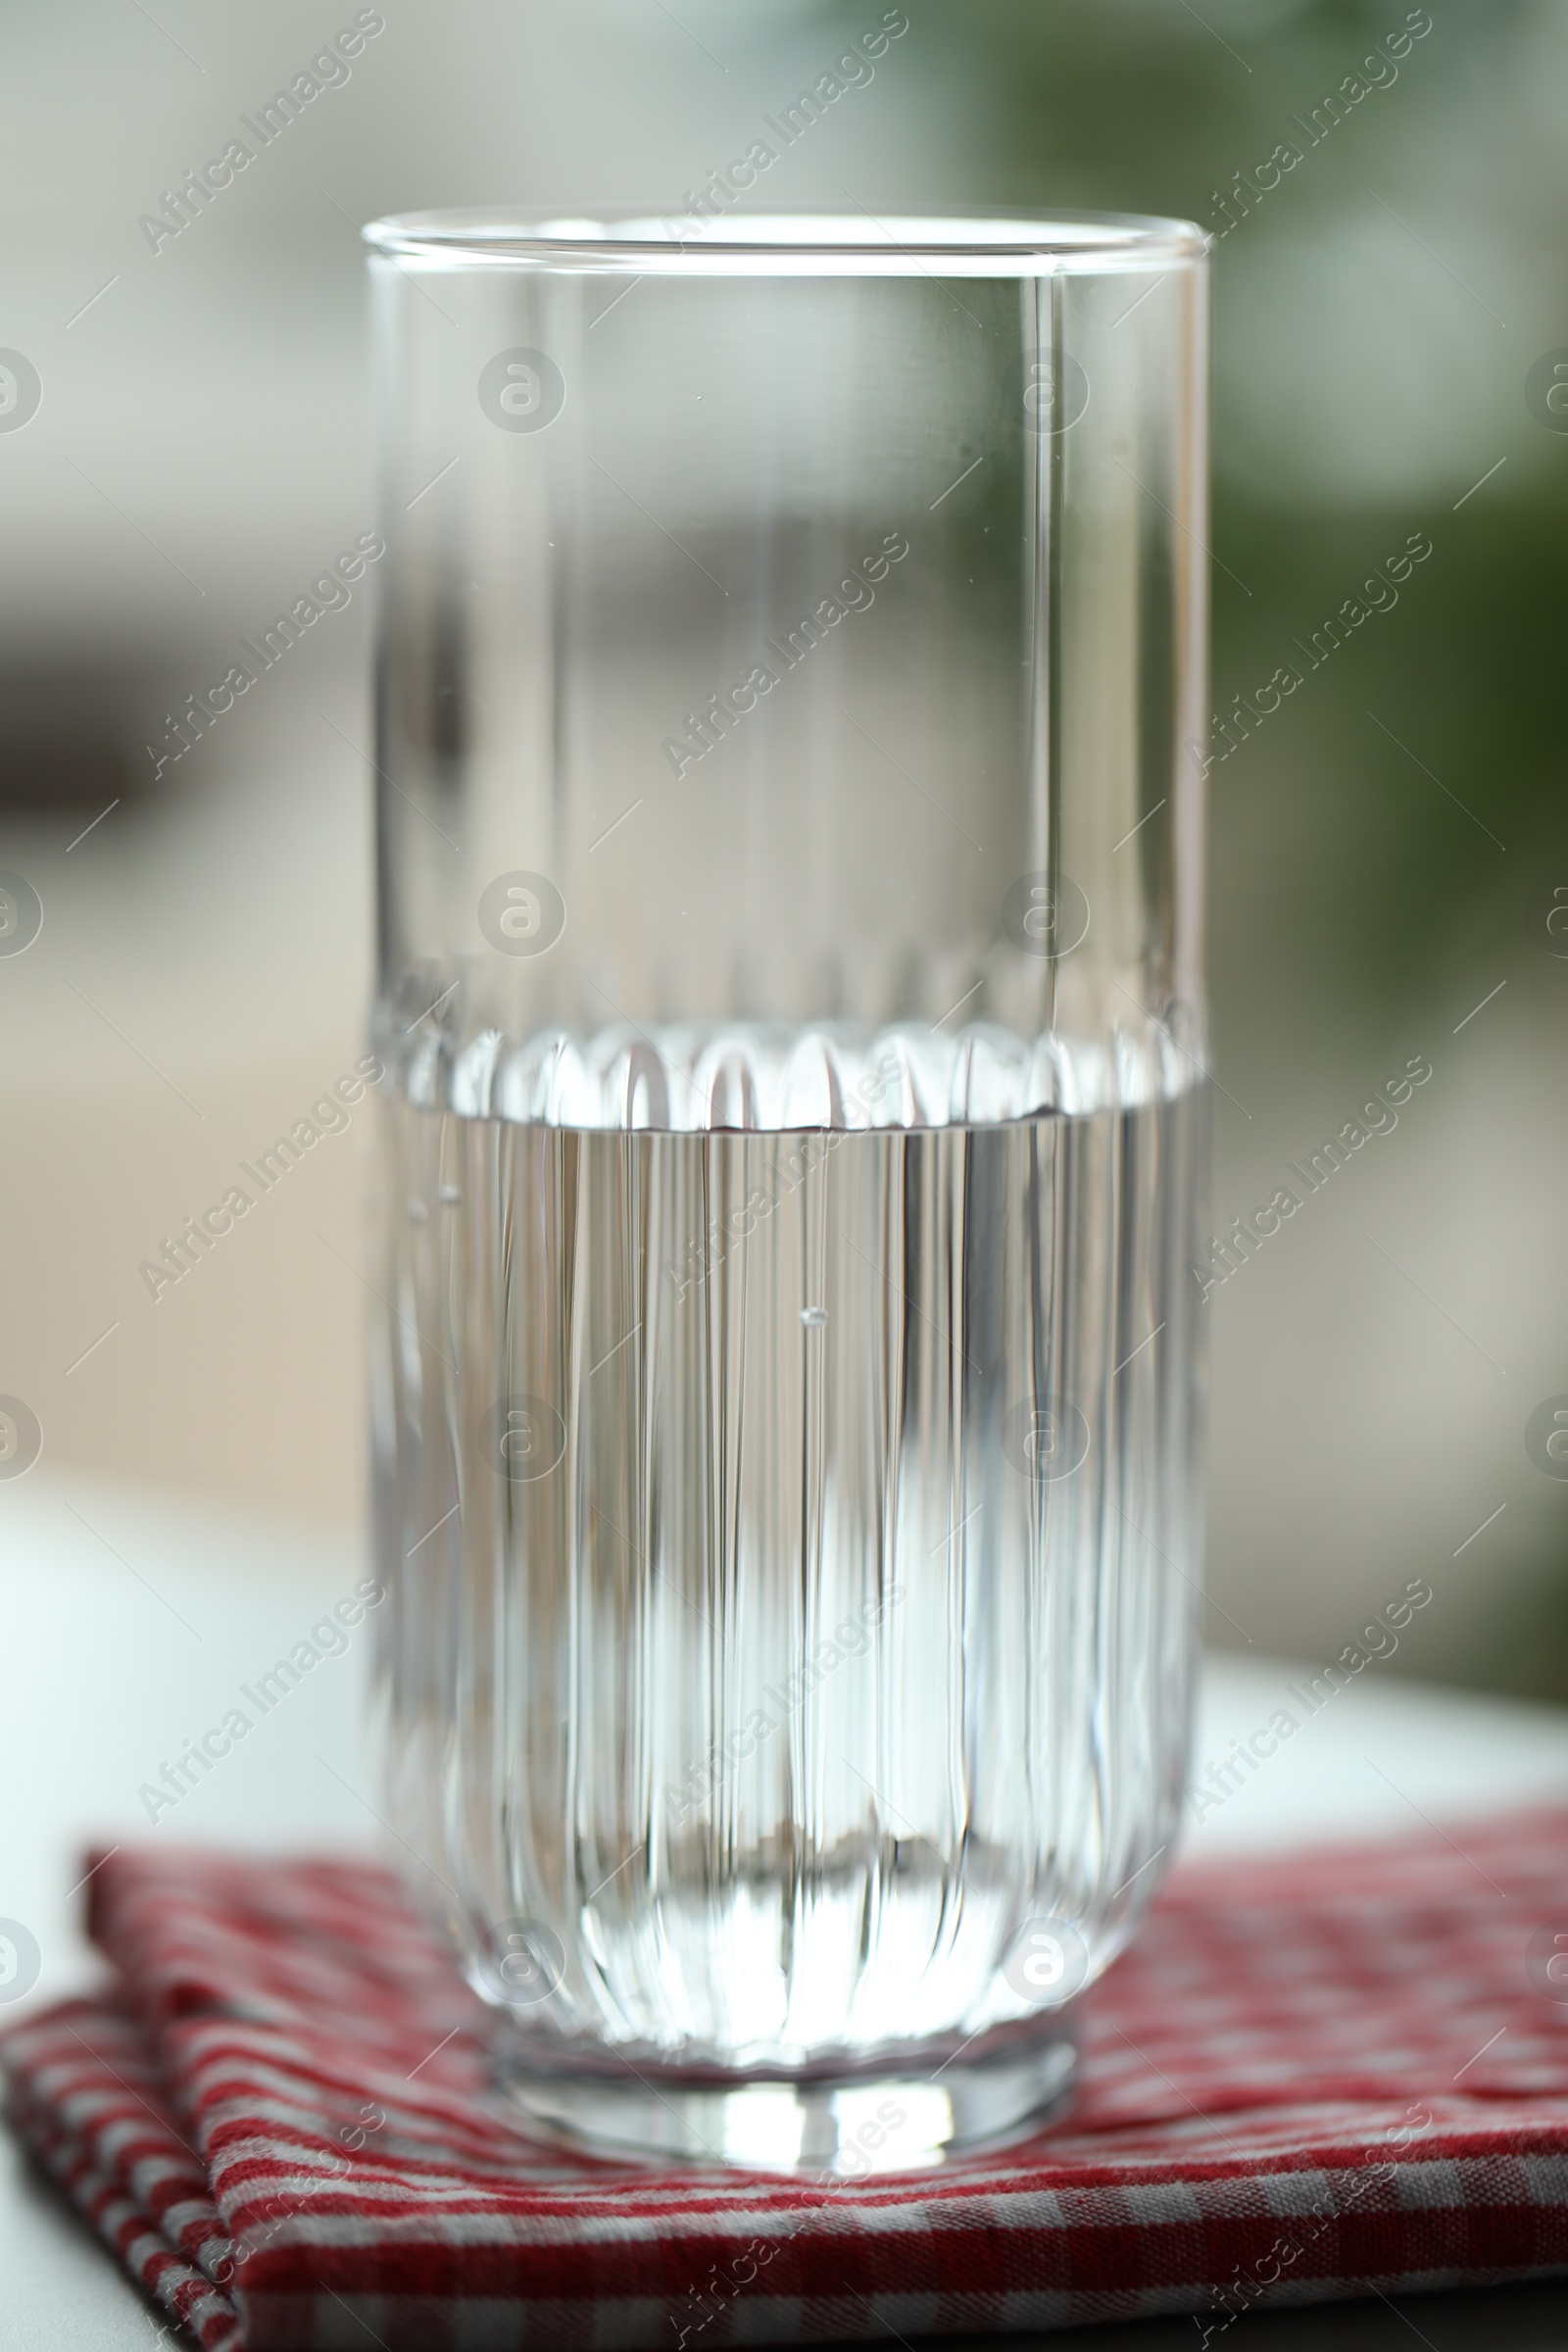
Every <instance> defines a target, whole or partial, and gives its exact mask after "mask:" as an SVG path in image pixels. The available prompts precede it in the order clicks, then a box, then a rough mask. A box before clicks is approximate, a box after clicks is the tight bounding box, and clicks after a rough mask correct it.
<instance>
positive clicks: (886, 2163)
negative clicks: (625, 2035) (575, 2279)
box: [497, 2013, 1078, 2180]
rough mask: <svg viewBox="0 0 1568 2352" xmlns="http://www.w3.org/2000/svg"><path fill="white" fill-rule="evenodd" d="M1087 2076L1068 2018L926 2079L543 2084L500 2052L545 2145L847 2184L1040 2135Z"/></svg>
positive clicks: (602, 2078)
mask: <svg viewBox="0 0 1568 2352" xmlns="http://www.w3.org/2000/svg"><path fill="white" fill-rule="evenodd" d="M960 2046H961V2045H960ZM1077 2068H1078V2048H1077V2038H1076V2034H1075V2033H1074V2029H1073V2023H1072V2021H1071V2019H1070V2018H1069V2017H1068V2016H1066V2015H1065V2014H1061V2013H1058V2014H1056V2015H1054V2016H1053V2018H1052V2019H1051V2021H1050V2025H1049V2030H1047V2031H1046V2032H1044V2033H1043V2034H1039V2035H1037V2036H1036V2037H1034V2038H1031V2039H1030V2040H1029V2041H1028V2042H1027V2043H1026V2044H1023V2045H1021V2046H1020V2044H1019V2043H1018V2042H1017V2041H1016V2040H1012V2041H1009V2044H1008V2046H1007V2047H1006V2048H1005V2050H1003V2051H999V2052H998V2053H997V2054H996V2055H994V2056H989V2057H987V2056H982V2057H980V2058H962V2059H959V2058H954V2059H952V2060H950V2061H948V2062H947V2063H945V2064H941V2063H933V2066H932V2069H931V2071H929V2072H927V2073H921V2072H920V2071H919V2070H918V2069H917V2068H909V2069H907V2070H906V2071H901V2070H900V2069H899V2067H898V2065H897V2064H896V2062H893V2063H889V2062H884V2064H883V2065H882V2066H881V2067H880V2068H878V2069H877V2070H876V2071H871V2070H861V2071H857V2072H855V2073H846V2074H839V2075H834V2074H817V2073H812V2074H811V2075H809V2076H792V2077H788V2078H780V2077H778V2076H755V2075H749V2076H740V2077H736V2076H728V2077H723V2078H715V2077H714V2076H711V2075H699V2074H697V2073H696V2072H694V2071H692V2070H686V2069H675V2068H667V2067H660V2066H655V2065H650V2066H646V2067H643V2068H640V2069H637V2070H633V2069H631V2068H629V2067H628V2068H626V2069H625V2070H624V2071H618V2072H616V2073H614V2074H602V2073H597V2072H595V2073H591V2074H589V2073H583V2074H540V2073H537V2072H535V2071H533V2070H532V2069H531V2068H529V2067H528V2066H527V2065H526V2064H525V2063H523V2062H522V2061H521V2060H520V2059H519V2056H518V2053H517V2051H516V2049H515V2046H514V2047H513V2048H511V2049H508V2048H507V2047H505V2046H504V2045H503V2046H502V2047H501V2048H500V2050H499V2051H498V2053H497V2080H498V2082H499V2085H500V2087H501V2089H502V2090H503V2092H504V2093H505V2094H506V2096H507V2097H508V2098H509V2099H510V2100H511V2101H512V2103H513V2104H514V2105H515V2107H517V2108H518V2109H520V2111H521V2115H522V2118H523V2122H524V2127H525V2129H526V2130H527V2131H529V2132H530V2134H531V2135H532V2136H534V2137H535V2138H544V2139H548V2140H551V2141H553V2142H554V2143H556V2144H557V2145H560V2146H564V2147H570V2148H575V2149H577V2150H580V2151H581V2152H583V2153H585V2154H590V2155H596V2156H605V2157H613V2158H619V2159H620V2160H621V2161H623V2162H624V2161H628V2160H629V2161H632V2162H639V2161H640V2162H642V2163H646V2164H683V2165H685V2164H726V2165H735V2166H738V2167H741V2168H743V2169H745V2170H747V2171H751V2172H768V2173H797V2174H812V2175H818V2176H826V2177H829V2178H833V2179H838V2180H863V2179H866V2178H868V2177H869V2176H870V2175H872V2174H875V2173H907V2172H926V2171H932V2170H935V2169H937V2168H939V2167H941V2166H943V2165H948V2164H952V2163H955V2162H956V2161H958V2160H960V2159H963V2158H968V2157H972V2156H978V2155H983V2154H987V2153H990V2152H992V2151H994V2150H996V2149H999V2148H1003V2147H1006V2146H1008V2145H1010V2144H1011V2143H1012V2142H1014V2141H1016V2140H1023V2139H1028V2138H1032V2137H1033V2135H1034V2134H1035V2133H1036V2132H1037V2131H1040V2130H1041V2129H1042V2128H1043V2127H1044V2126H1045V2125H1046V2124H1047V2123H1050V2122H1053V2121H1054V2120H1055V2119H1056V2118H1057V2117H1058V2116H1059V2115H1060V2114H1061V2113H1062V2112H1063V2110H1064V2109H1065V2107H1066V2106H1067V2104H1068V2103H1069V2101H1070V2099H1071V2097H1072V2093H1073V2089H1074V2084H1075V2080H1076V2076H1077Z"/></svg>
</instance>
